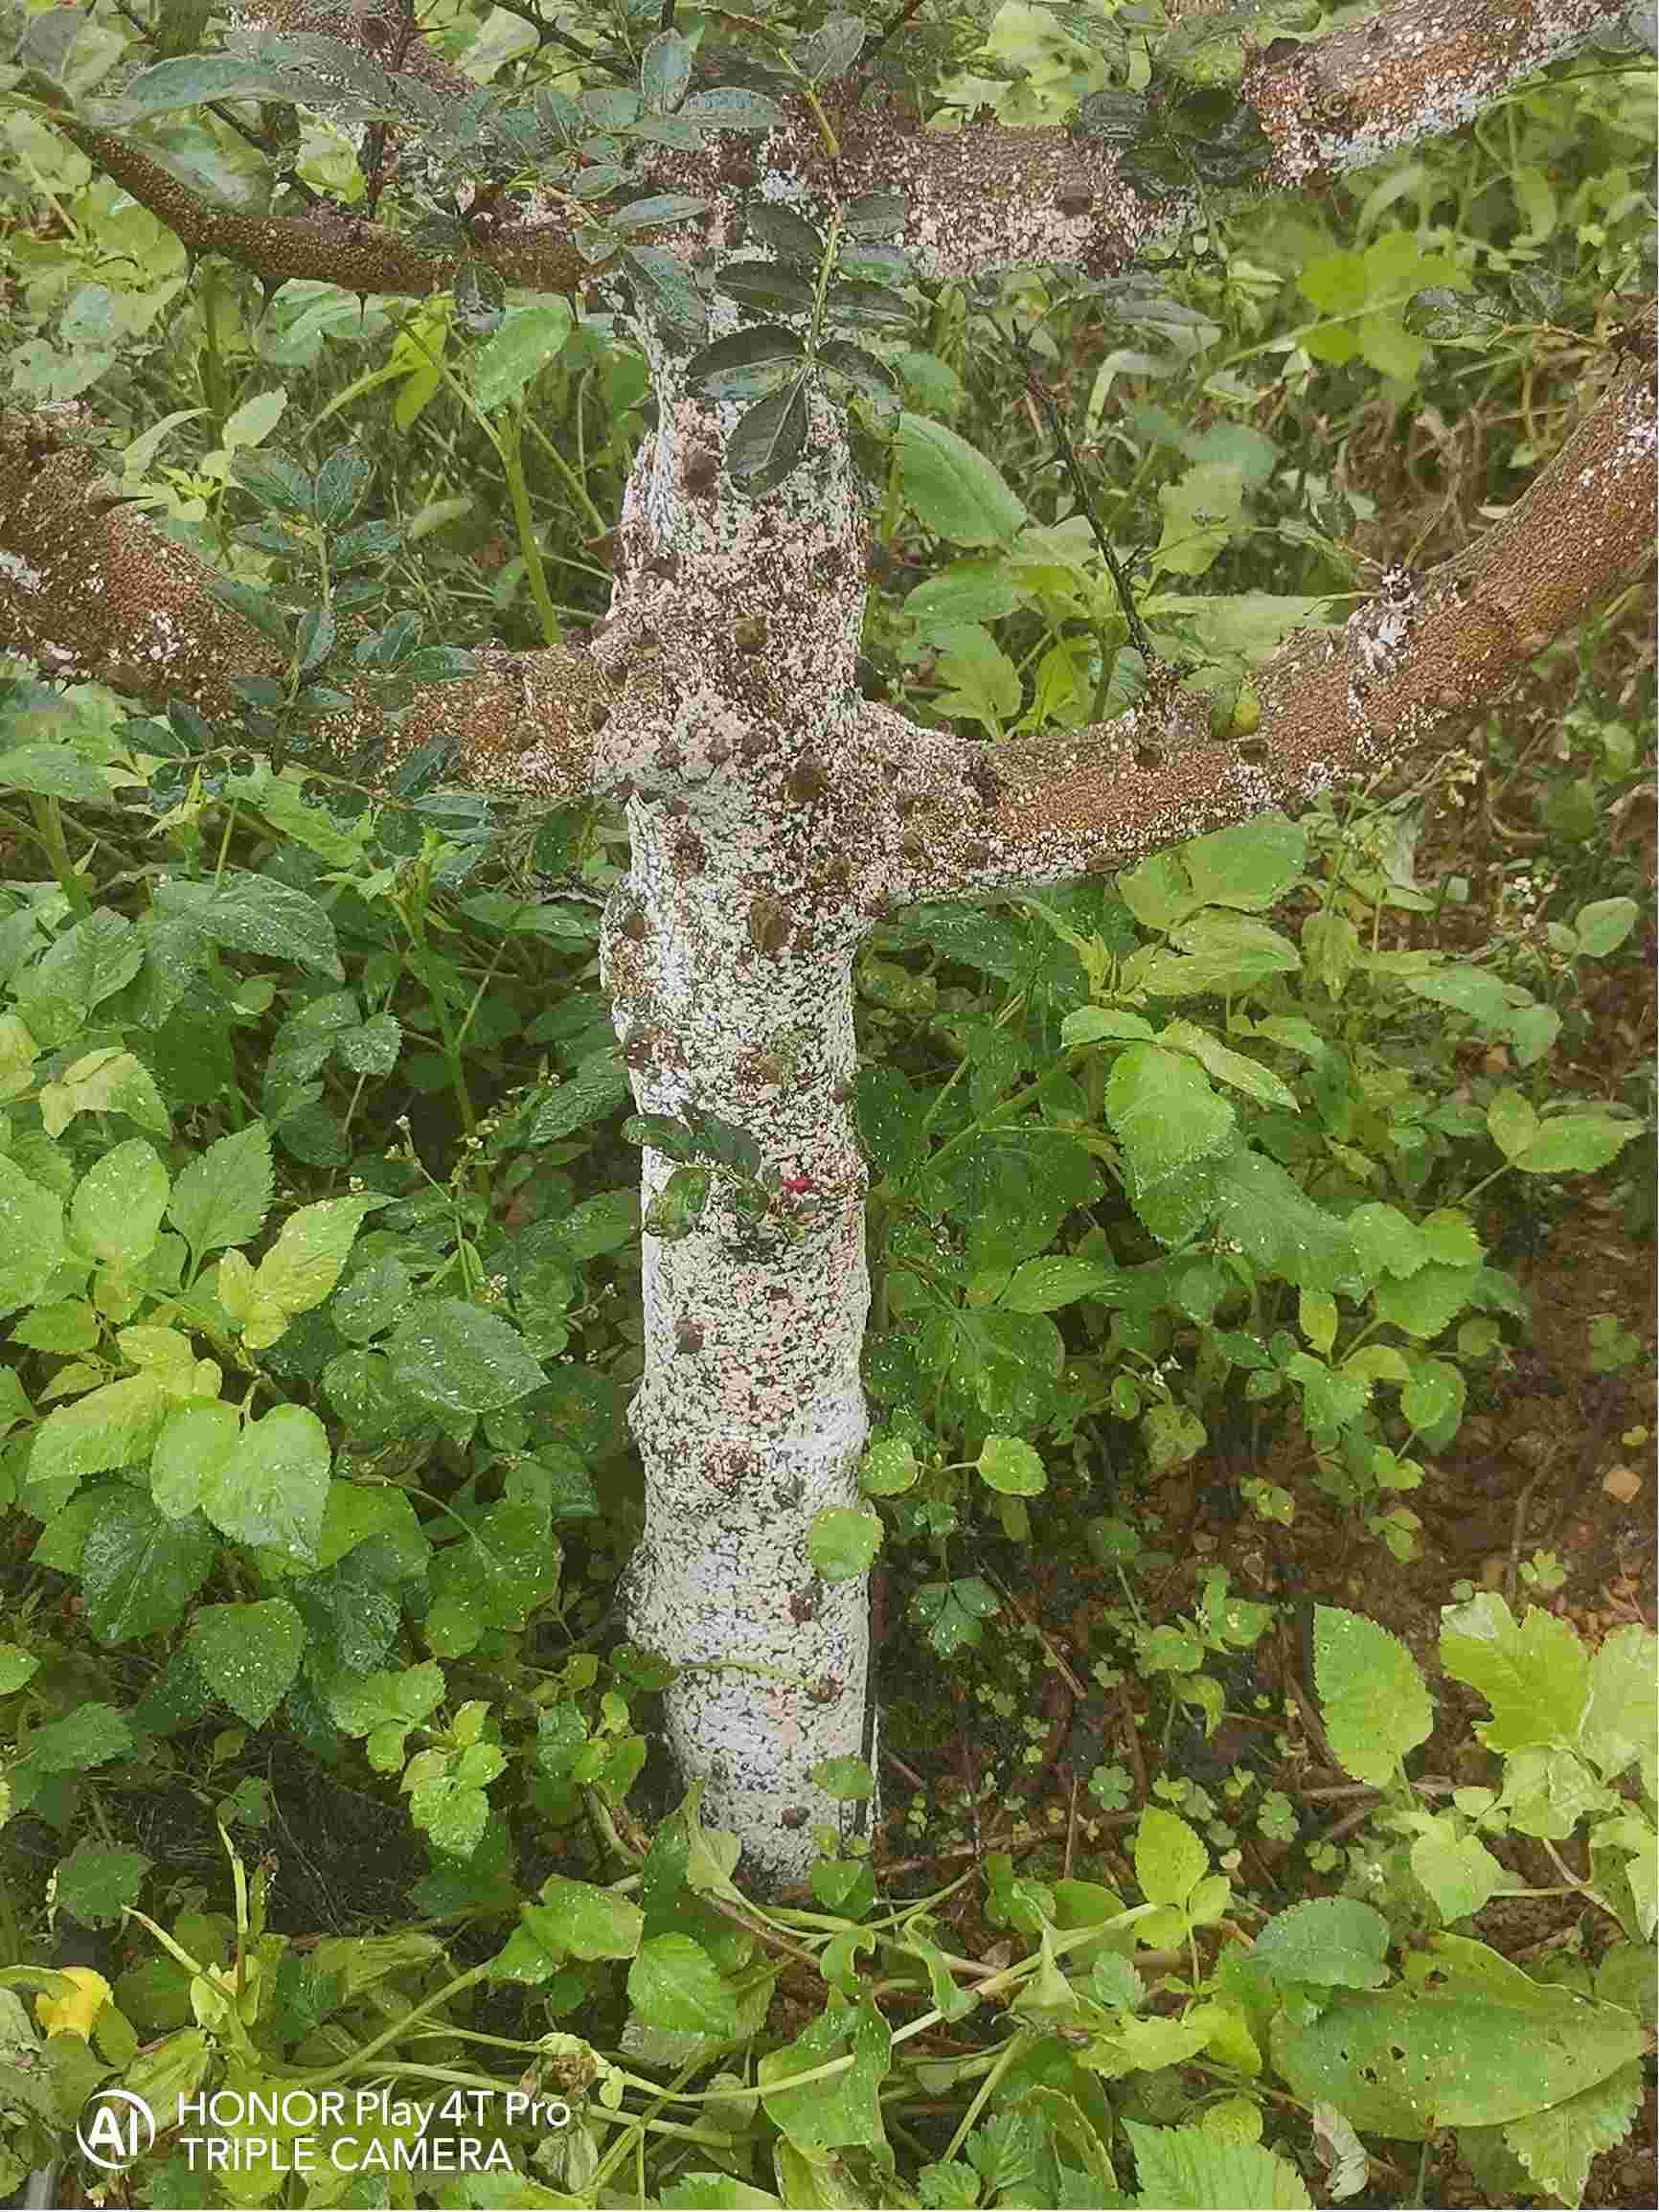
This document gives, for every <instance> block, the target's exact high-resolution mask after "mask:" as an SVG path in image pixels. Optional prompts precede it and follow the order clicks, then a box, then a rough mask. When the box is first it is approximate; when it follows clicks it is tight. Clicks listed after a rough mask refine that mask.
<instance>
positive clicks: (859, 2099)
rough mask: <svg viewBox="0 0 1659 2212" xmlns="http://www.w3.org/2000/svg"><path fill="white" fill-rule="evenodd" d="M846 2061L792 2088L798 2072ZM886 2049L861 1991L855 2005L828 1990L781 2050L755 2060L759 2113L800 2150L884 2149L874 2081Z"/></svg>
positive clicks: (882, 2024)
mask: <svg viewBox="0 0 1659 2212" xmlns="http://www.w3.org/2000/svg"><path fill="white" fill-rule="evenodd" d="M843 2057H850V2058H851V2059H852V2064H851V2065H850V2066H848V2067H847V2068H846V2070H845V2071H844V2072H842V2073H839V2074H834V2075H831V2076H830V2079H829V2080H827V2081H818V2082H812V2083H810V2084H808V2085H807V2087H804V2088H799V2089H791V2088H790V2087H788V2084H789V2082H790V2080H791V2079H792V2078H793V2077H794V2076H795V2075H797V2074H805V2073H811V2072H815V2071H816V2070H817V2068H818V2067H820V2066H822V2065H824V2064H826V2063H827V2062H828V2061H829V2060H830V2059H838V2058H843ZM891 2057H892V2033H891V2030H890V2029H889V2028H888V2025H887V2022H886V2021H885V2020H884V2019H883V2018H882V2017H881V2015H880V2014H879V2013H878V2012H877V2011H876V2009H875V2005H874V2004H873V2003H872V2002H871V2001H870V2000H869V1999H868V1998H866V1999H865V2000H864V2001H863V2002H862V2003H861V2004H858V2005H856V2006H854V2005H851V2004H848V2003H846V2002H845V2001H844V2000H843V1999H842V1998H840V1997H838V1996H833V1995H832V1996H831V1997H830V2002H829V2005H828V2007H827V2008H826V2010H825V2011H824V2013H823V2014H822V2015H821V2016H820V2017H819V2018H817V2019H815V2020H814V2021H812V2023H811V2024H810V2025H809V2026H808V2027H807V2029H806V2031H805V2032H804V2033H803V2034H801V2035H799V2036H797V2037H796V2039H795V2041H793V2042H792V2043H789V2044H786V2045H785V2046H784V2049H783V2050H781V2051H769V2052H767V2053H766V2055H765V2056H764V2057H763V2058H762V2059H761V2062H760V2066H759V2069H758V2072H759V2078H760V2081H761V2086H762V2087H763V2089H764V2092H765V2093H764V2095H763V2097H762V2099H761V2102H762V2103H763V2105H764V2106H765V2108H766V2117H767V2118H768V2119H769V2120H770V2121H771V2123H772V2125H773V2126H774V2127H775V2128H779V2129H781V2130H782V2131H783V2132H784V2135H785V2136H787V2138H788V2140H789V2141H790V2142H791V2143H793V2144H794V2145H795V2147H796V2149H797V2150H800V2151H834V2150H845V2149H851V2148H866V2149H871V2150H875V2151H876V2152H877V2153H878V2154H880V2153H886V2150H887V2132H886V2130H885V2129H884V2128H883V2126H882V2124H881V2099H880V2089H881V2084H882V2082H883V2081H884V2080H885V2079H886V2077H887V2070H888V2066H889V2064H891Z"/></svg>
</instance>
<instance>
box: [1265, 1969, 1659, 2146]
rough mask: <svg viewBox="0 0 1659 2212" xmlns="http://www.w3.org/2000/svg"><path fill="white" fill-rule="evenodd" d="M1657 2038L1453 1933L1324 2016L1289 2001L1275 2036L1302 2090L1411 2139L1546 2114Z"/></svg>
mask: <svg viewBox="0 0 1659 2212" xmlns="http://www.w3.org/2000/svg"><path fill="white" fill-rule="evenodd" d="M1644 2043H1645V2035H1644V2031H1643V2028H1642V2026H1641V2023H1640V2022H1639V2021H1638V2020H1636V2019H1635V2018H1632V2016H1631V2015H1630V2014H1629V2013H1626V2012H1623V2011H1621V2010H1619V2009H1618V2008H1616V2007H1614V2006H1611V2005H1599V2004H1593V2003H1591V2002H1590V2001H1589V2000H1588V1999H1587V1998H1584V1997H1580V1996H1576V1995H1573V1993H1572V1992H1571V1991H1569V1990H1567V1989H1565V1988H1562V1987H1560V1986H1559V1985H1555V1984H1545V1983H1539V1982H1534V1981H1533V1980H1532V1979H1531V1978H1530V1977H1529V1976H1528V1975H1526V1974H1525V1973H1522V1972H1521V1971H1520V1969H1519V1968H1518V1967H1513V1966H1511V1965H1510V1964H1509V1963H1508V1961H1507V1960H1505V1959H1502V1958H1500V1957H1499V1956H1498V1954H1497V1953H1496V1952H1495V1951H1492V1950H1488V1949H1487V1947H1486V1946H1485V1945H1484V1944H1479V1943H1474V1942H1471V1941H1469V1940H1468V1939H1467V1938H1466V1937H1461V1936H1454V1935H1445V1934H1440V1935H1431V1936H1430V1938H1429V1941H1428V1947H1427V1949H1426V1950H1420V1951H1414V1952H1411V1953H1409V1954H1408V1955H1407V1958H1406V1961H1405V1979H1404V1981H1403V1982H1402V1983H1398V1984H1397V1985H1396V1986H1395V1987H1394V1988H1392V1989H1388V1990H1379V1991H1375V1992H1361V1991H1348V1990H1342V1991H1338V1992H1337V1994H1336V1995H1335V1996H1334V1997H1333V1998H1332V1999H1331V2001H1330V2003H1329V2006H1327V2007H1326V2008H1325V2009H1324V2010H1323V2011H1322V2012H1320V2013H1319V2014H1318V2015H1317V2016H1316V2017H1314V2018H1306V2017H1305V2016H1304V2015H1302V2014H1301V2013H1297V2014H1295V2015H1292V2014H1291V2013H1289V2012H1281V2013H1280V2014H1279V2015H1278V2017H1277V2018H1276V2019H1275V2021H1274V2024H1273V2034H1272V2046H1273V2057H1274V2060H1275V2062H1276V2064H1277V2065H1278V2069H1279V2071H1280V2073H1281V2074H1282V2075H1283V2076H1284V2080H1285V2082H1286V2084H1287V2085H1288V2087H1289V2088H1290V2090H1291V2092H1292V2094H1293V2095H1295V2096H1297V2097H1300V2098H1302V2099H1303V2100H1304V2102H1305V2103H1307V2104H1310V2105H1311V2104H1314V2103H1316V2102H1320V2101H1324V2102H1327V2103H1330V2104H1334V2105H1336V2106H1337V2107H1339V2109H1341V2110H1342V2111H1344V2112H1345V2113H1346V2114H1347V2116H1348V2118H1349V2119H1350V2120H1351V2121H1352V2123H1353V2125H1354V2126H1355V2127H1356V2128H1358V2129H1360V2130H1361V2131H1363V2132H1366V2133H1374V2134H1378V2135H1395V2136H1398V2137H1400V2138H1402V2139H1403V2140H1405V2141H1408V2142H1421V2141H1422V2140H1423V2139H1424V2138H1425V2137H1426V2136H1428V2135H1429V2134H1431V2133H1433V2132H1435V2131H1436V2130H1438V2129H1440V2128H1485V2127H1492V2126H1496V2125H1500V2124H1503V2123H1506V2122H1509V2121H1511V2120H1518V2119H1523V2118H1526V2117H1528V2116H1530V2115H1532V2114H1534V2113H1537V2112H1542V2111H1545V2110H1547V2109H1549V2108H1551V2107H1552V2106H1556V2105H1558V2104H1560V2103H1561V2102H1562V2101H1563V2100H1564V2099H1566V2098H1568V2097H1574V2096H1578V2095H1579V2094H1581V2093H1582V2092H1583V2091H1584V2090H1586V2089H1589V2088H1592V2087H1595V2085H1596V2084H1598V2083H1600V2082H1603V2081H1605V2080H1607V2079H1608V2077H1609V2076H1610V2075H1612V2074H1615V2073H1617V2072H1618V2071H1619V2070H1620V2069H1621V2068H1622V2067H1625V2066H1628V2065H1630V2064H1632V2063H1633V2062H1635V2061H1636V2060H1637V2059H1638V2058H1639V2057H1640V2056H1641V2054H1642V2051H1643V2048H1644Z"/></svg>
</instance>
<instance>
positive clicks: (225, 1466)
mask: <svg viewBox="0 0 1659 2212" xmlns="http://www.w3.org/2000/svg"><path fill="white" fill-rule="evenodd" d="M141 1380H143V1379H142V1378H141ZM329 1464H330V1462H329V1438H328V1432H327V1430H326V1429H325V1428H324V1426H323V1425H322V1423H321V1422H320V1421H319V1420H318V1419H317V1416H316V1415H315V1414H314V1413H313V1412H311V1411H310V1409H309V1408H308V1407H307V1406H304V1405H276V1406H273V1407H272V1408H271V1410H270V1412H269V1413H267V1414H266V1415H265V1416H264V1417H263V1419H262V1420H260V1421H250V1422H249V1423H248V1425H247V1426H246V1427H245V1428H244V1429H243V1430H242V1432H241V1434H240V1436H239V1438H238V1439H237V1442H236V1445H235V1447H234V1448H233V1449H232V1450H231V1451H230V1452H229V1453H227V1454H226V1455H225V1456H224V1458H223V1459H221V1460H217V1461H216V1463H215V1464H214V1465H213V1466H212V1467H211V1468H210V1469H209V1470H208V1471H207V1473H206V1476H205V1478H204V1480H203V1482H202V1485H201V1506H202V1511H203V1512H204V1513H205V1514H206V1515H207V1516H208V1518H209V1520H211V1521H212V1522H213V1524H214V1526H215V1527H216V1529H217V1530H218V1531H219V1532H220V1534H221V1535H223V1536H228V1537H229V1538H230V1539H232V1541H233V1542H236V1543H245V1544H259V1545H266V1546H268V1547H269V1548H271V1549H272V1550H274V1551H280V1552H283V1553H285V1554H286V1556H287V1557H288V1558H289V1559H295V1560H299V1561H301V1562H303V1563H304V1564H306V1565H309V1564H310V1563H311V1562H312V1561H313V1560H314V1559H315V1557H316V1544H317V1538H318V1535H319V1534H320V1532H321V1530H322V1525H323V1510H324V1507H325V1506H326V1505H327V1503H328V1497H329Z"/></svg>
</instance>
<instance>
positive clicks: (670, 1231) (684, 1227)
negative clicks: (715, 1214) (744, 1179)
mask: <svg viewBox="0 0 1659 2212" xmlns="http://www.w3.org/2000/svg"><path fill="white" fill-rule="evenodd" d="M713 1187H714V1180H713V1176H712V1175H711V1174H710V1171H709V1170H708V1169H707V1168H706V1167H678V1168H675V1169H674V1171H673V1173H672V1174H670V1176H669V1179H668V1181H667V1182H666V1183H664V1185H663V1187H662V1189H661V1190H660V1191H659V1192H658V1193H657V1195H656V1197H654V1198H653V1199H652V1200H651V1202H650V1204H649V1205H648V1207H647V1208H646V1210H645V1218H644V1220H642V1222H641V1224H640V1226H641V1228H642V1229H643V1230H644V1232H645V1234H646V1235H647V1236H648V1237H660V1238H661V1239H662V1241H663V1243H665V1244H672V1243H678V1242H679V1240H680V1239H681V1238H682V1237H689V1236H690V1235H691V1233H692V1231H693V1229H694V1228H695V1227H696V1225H697V1223H698V1222H699V1221H700V1220H702V1218H703V1215H704V1213H705V1211H706V1210H707V1207H708V1203H709V1193H710V1191H711V1190H712V1189H713Z"/></svg>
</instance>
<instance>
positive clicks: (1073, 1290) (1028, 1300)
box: [997, 1252, 1118, 1313]
mask: <svg viewBox="0 0 1659 2212" xmlns="http://www.w3.org/2000/svg"><path fill="white" fill-rule="evenodd" d="M1117 1273H1118V1270H1117V1269H1116V1268H1115V1267H1107V1266H1102V1263H1101V1262H1100V1261H1099V1260H1078V1259H1073V1258H1071V1257H1069V1256H1068V1255H1066V1254H1065V1253H1058V1252H1057V1253H1054V1254H1052V1255H1049V1256H1047V1257H1045V1258H1043V1259H1040V1260H1027V1261H1025V1262H1023V1263H1022V1265H1021V1266H1017V1267H1016V1268H1015V1269H1014V1271H1013V1273H1012V1275H1011V1277H1010V1278H1009V1282H1008V1287H1007V1288H1006V1289H1005V1290H1004V1291H1003V1292H1002V1295H1001V1296H1000V1297H999V1298H998V1300H997V1304H998V1305H999V1306H1002V1307H1005V1308H1006V1309H1007V1310H1008V1311H1009V1312H1011V1313H1053V1312H1056V1311H1057V1310H1058V1309H1059V1308H1060V1307H1061V1306H1070V1305H1072V1304H1074V1303H1075V1301H1076V1300H1077V1299H1079V1298H1090V1297H1095V1296H1098V1295H1099V1294H1100V1293H1101V1292H1102V1291H1103V1290H1104V1289H1105V1288H1106V1287H1107V1286H1108V1285H1109V1284H1110V1283H1111V1282H1112V1281H1113V1280H1114V1279H1115V1278H1116V1276H1117Z"/></svg>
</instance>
